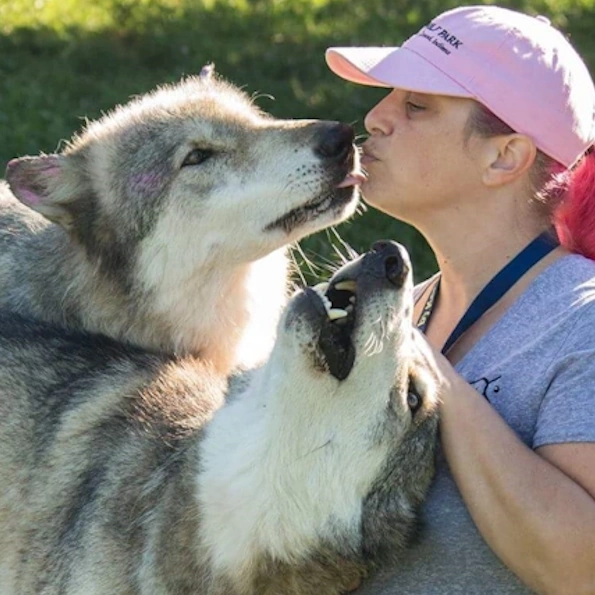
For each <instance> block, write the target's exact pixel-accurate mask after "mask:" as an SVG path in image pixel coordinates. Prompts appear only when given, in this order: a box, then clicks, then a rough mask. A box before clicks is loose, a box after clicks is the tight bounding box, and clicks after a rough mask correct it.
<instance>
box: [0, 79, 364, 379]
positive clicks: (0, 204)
mask: <svg viewBox="0 0 595 595" xmlns="http://www.w3.org/2000/svg"><path fill="white" fill-rule="evenodd" d="M6 179H7V183H8V184H3V183H0V287H2V292H0V308H5V309H9V310H12V311H14V312H16V313H19V314H21V315H23V316H26V317H34V318H37V319H38V320H40V321H45V322H48V323H51V324H54V325H60V326H63V327H66V328H70V329H74V330H86V331H89V332H93V333H102V334H105V335H107V336H109V337H112V338H114V339H117V340H119V341H125V342H129V343H132V344H135V345H138V346H140V347H143V348H146V349H152V350H158V351H166V352H169V353H176V354H178V355H189V354H193V355H197V354H200V356H201V357H202V358H203V359H208V360H209V361H210V362H211V363H212V365H214V366H215V367H216V368H217V369H218V370H220V371H221V372H222V373H224V374H226V373H228V372H229V371H231V370H232V369H234V368H237V367H240V368H247V367H251V366H253V365H255V364H257V363H259V362H262V361H263V360H264V359H265V357H266V355H267V354H268V353H269V352H270V349H271V347H272V342H273V335H274V329H275V327H276V324H277V321H278V318H279V316H280V314H281V311H282V308H283V305H284V303H285V302H286V298H287V295H286V293H287V258H286V254H285V247H286V246H287V245H288V244H290V243H292V242H295V241H296V240H298V239H300V238H302V237H304V236H305V235H307V234H310V233H313V232H315V231H318V230H320V229H321V228H323V227H327V226H329V225H331V224H334V223H337V222H339V221H342V220H344V219H346V218H347V217H349V216H350V215H351V214H352V213H353V211H354V210H355V207H356V202H357V197H358V193H357V188H356V185H357V183H359V182H360V181H361V179H362V175H361V174H360V173H359V172H358V156H357V152H356V151H355V150H354V146H353V130H352V128H351V127H350V126H347V125H344V124H340V123H338V122H324V121H304V120H303V121H300V120H277V119H274V118H273V117H271V116H269V115H267V114H265V113H263V112H262V111H260V110H259V109H257V107H256V106H255V105H254V104H253V102H252V101H251V100H250V99H249V98H248V97H247V96H246V95H245V94H244V93H243V92H241V91H240V90H238V89H237V88H235V87H234V86H232V85H231V84H229V83H226V82H225V81H222V80H220V79H218V77H216V76H214V75H213V72H212V68H209V67H206V68H205V69H203V72H202V73H201V76H197V77H190V78H188V79H186V80H185V81H182V82H180V83H179V84H177V85H171V86H164V87H162V88H160V89H158V90H156V91H155V92H153V93H149V94H147V95H145V96H141V97H139V98H137V99H135V100H133V101H131V102H129V103H128V104H126V105H124V106H120V107H118V108H117V109H115V110H114V111H113V112H112V113H109V114H107V115H106V116H104V117H103V118H101V119H100V120H98V121H96V122H92V123H90V124H89V125H87V126H86V129H85V130H84V131H83V132H82V133H81V134H80V135H78V136H75V137H74V139H73V140H72V141H71V142H70V143H69V144H68V146H67V147H66V149H65V150H64V151H63V152H62V153H61V154H54V155H41V156H38V157H26V158H22V159H16V160H13V161H11V162H10V163H9V165H8V167H7V173H6Z"/></svg>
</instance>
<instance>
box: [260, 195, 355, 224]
mask: <svg viewBox="0 0 595 595" xmlns="http://www.w3.org/2000/svg"><path fill="white" fill-rule="evenodd" d="M358 196H359V194H358V191H357V190H356V189H354V187H353V185H352V184H351V185H349V186H341V187H337V188H335V189H332V190H330V191H329V192H328V194H324V195H322V196H319V197H317V198H315V199H313V200H311V201H309V202H307V203H305V204H303V205H301V206H299V207H297V208H295V209H292V210H291V211H289V212H288V213H286V214H285V215H282V216H281V217H279V218H278V219H276V220H275V221H272V222H271V223H269V224H267V225H266V227H265V228H264V231H265V232H270V231H275V230H282V231H284V232H285V233H286V234H287V235H289V234H292V233H294V232H295V231H296V230H297V229H299V228H301V227H303V226H306V225H309V224H314V223H315V222H316V220H317V219H318V218H320V217H322V216H324V215H325V214H327V213H330V212H331V211H333V210H338V209H344V208H345V207H347V206H348V205H349V204H355V203H356V202H357V198H358ZM354 208H355V207H354ZM349 214H350V213H349V212H347V213H345V215H342V214H340V213H339V212H338V213H337V216H336V219H337V220H336V221H335V223H339V222H340V221H342V220H343V219H344V218H345V217H346V216H349ZM331 224H332V222H327V223H325V225H331ZM304 233H305V232H304ZM301 235H304V234H301Z"/></svg>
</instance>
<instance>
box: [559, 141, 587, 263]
mask: <svg viewBox="0 0 595 595" xmlns="http://www.w3.org/2000/svg"><path fill="white" fill-rule="evenodd" d="M552 218H553V222H554V226H555V228H556V232H557V233H558V238H559V239H560V243H561V244H562V246H564V247H565V248H567V249H568V250H570V251H572V252H577V253H578V254H583V255H584V256H586V257H587V258H590V259H592V260H595V152H594V151H592V150H590V151H589V152H587V154H586V155H585V156H584V157H583V158H582V160H581V161H580V162H579V163H578V165H577V166H576V167H575V168H574V169H573V170H572V171H570V172H568V180H567V182H566V192H565V193H564V196H563V197H562V200H561V201H560V203H559V205H558V206H557V207H556V208H555V209H554V212H553V217H552Z"/></svg>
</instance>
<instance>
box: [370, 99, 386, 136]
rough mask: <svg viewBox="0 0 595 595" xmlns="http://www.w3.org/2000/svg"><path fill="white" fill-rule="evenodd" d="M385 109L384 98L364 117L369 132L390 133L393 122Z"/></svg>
mask: <svg viewBox="0 0 595 595" xmlns="http://www.w3.org/2000/svg"><path fill="white" fill-rule="evenodd" d="M387 116H388V114H387V110H386V109H385V103H384V100H381V101H380V102H379V103H377V104H376V105H375V106H374V107H373V108H372V109H371V110H370V111H369V112H368V113H367V114H366V117H365V118H364V126H365V128H366V130H367V131H368V133H369V134H384V135H386V134H390V130H391V124H390V121H389V119H388V117H387Z"/></svg>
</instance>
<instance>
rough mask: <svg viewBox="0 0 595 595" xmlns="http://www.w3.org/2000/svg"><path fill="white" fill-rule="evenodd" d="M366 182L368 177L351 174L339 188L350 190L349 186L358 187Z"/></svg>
mask: <svg viewBox="0 0 595 595" xmlns="http://www.w3.org/2000/svg"><path fill="white" fill-rule="evenodd" d="M365 181H366V176H365V175H364V174H363V173H361V172H351V173H348V174H347V175H346V176H345V179H344V180H343V181H342V182H341V183H340V184H339V185H338V186H337V188H348V187H349V186H358V185H359V184H363V183H364V182H365Z"/></svg>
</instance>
